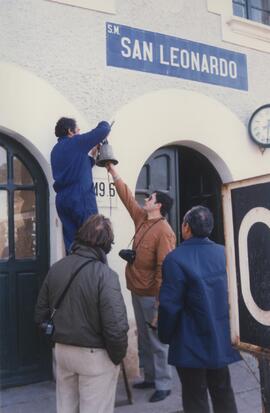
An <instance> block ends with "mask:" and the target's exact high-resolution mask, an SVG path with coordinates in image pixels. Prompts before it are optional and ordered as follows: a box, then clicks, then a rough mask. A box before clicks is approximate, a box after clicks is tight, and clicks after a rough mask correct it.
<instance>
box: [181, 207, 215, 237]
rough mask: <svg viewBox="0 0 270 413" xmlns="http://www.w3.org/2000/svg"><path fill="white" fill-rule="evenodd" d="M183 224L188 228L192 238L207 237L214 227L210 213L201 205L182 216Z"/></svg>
mask: <svg viewBox="0 0 270 413" xmlns="http://www.w3.org/2000/svg"><path fill="white" fill-rule="evenodd" d="M183 223H184V224H188V225H189V226H190V229H191V232H192V235H193V236H194V237H199V238H204V237H208V236H209V235H210V234H211V232H212V230H213V227H214V218H213V215H212V212H211V211H210V210H209V209H208V208H206V207H204V206H201V205H197V206H194V207H193V208H191V209H190V210H189V211H188V212H187V213H186V214H185V216H184V219H183Z"/></svg>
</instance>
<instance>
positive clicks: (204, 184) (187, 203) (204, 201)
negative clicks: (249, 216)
mask: <svg viewBox="0 0 270 413" xmlns="http://www.w3.org/2000/svg"><path fill="white" fill-rule="evenodd" d="M221 184H222V182H221V179H220V177H219V175H218V173H217V171H216V170H215V168H214V167H213V165H212V164H211V163H210V162H209V161H208V159H207V158H205V157H204V156H203V155H202V154H200V153H199V152H197V151H195V150H193V149H190V148H186V147H184V146H177V147H164V148H161V149H158V150H157V151H155V152H154V153H153V154H152V155H151V156H150V157H149V158H148V159H147V161H146V162H145V164H144V165H143V167H142V170H141V172H140V174H139V177H138V180H137V185H136V199H137V200H138V202H139V203H140V204H141V205H143V202H144V198H145V197H146V196H148V195H149V194H151V193H152V192H153V191H154V190H161V191H164V192H167V193H168V194H169V195H170V196H171V197H172V198H173V199H174V204H173V207H172V210H171V212H170V214H169V222H170V224H171V226H172V228H173V230H174V231H175V233H176V236H177V241H178V242H180V240H181V222H182V219H183V216H184V214H185V213H186V212H187V211H188V210H189V209H190V208H192V207H193V206H195V205H203V206H206V207H208V208H209V209H210V210H211V211H212V213H213V215H214V220H215V226H214V230H213V232H212V234H211V237H210V238H211V239H212V240H214V241H216V242H219V243H224V234H223V219H222V204H221Z"/></svg>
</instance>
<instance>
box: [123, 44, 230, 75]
mask: <svg viewBox="0 0 270 413" xmlns="http://www.w3.org/2000/svg"><path fill="white" fill-rule="evenodd" d="M121 46H122V49H121V55H122V56H123V57H124V58H127V59H133V60H141V61H145V62H147V61H148V62H150V63H153V61H154V58H155V57H156V56H154V51H156V52H157V50H158V54H159V56H158V60H159V63H160V64H161V65H166V66H171V67H179V68H182V69H186V70H190V69H191V70H194V71H197V72H201V73H209V74H215V75H217V76H221V77H230V78H231V79H236V78H237V64H236V62H234V61H233V60H227V59H225V58H223V57H216V56H212V55H210V56H209V55H207V54H205V53H202V54H200V53H199V52H194V51H190V50H187V49H180V48H178V47H173V46H170V47H169V46H165V45H163V44H160V45H159V49H155V48H154V47H153V43H152V42H147V41H145V40H138V39H130V38H129V37H127V36H126V37H122V38H121Z"/></svg>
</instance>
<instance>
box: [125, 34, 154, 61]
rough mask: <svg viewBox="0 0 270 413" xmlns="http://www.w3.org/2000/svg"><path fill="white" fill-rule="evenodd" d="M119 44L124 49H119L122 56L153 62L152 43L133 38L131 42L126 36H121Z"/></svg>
mask: <svg viewBox="0 0 270 413" xmlns="http://www.w3.org/2000/svg"><path fill="white" fill-rule="evenodd" d="M121 45H122V47H123V48H124V50H121V55H122V56H123V57H127V58H129V57H131V58H132V59H138V60H144V61H148V62H153V43H152V42H146V41H144V40H143V41H142V42H139V40H137V39H135V40H134V42H133V44H131V40H130V39H129V38H128V37H122V38H121Z"/></svg>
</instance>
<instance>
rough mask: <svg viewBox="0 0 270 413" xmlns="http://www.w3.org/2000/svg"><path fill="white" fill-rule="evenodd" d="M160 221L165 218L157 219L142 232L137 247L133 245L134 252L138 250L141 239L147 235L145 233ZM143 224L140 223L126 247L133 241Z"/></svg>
mask: <svg viewBox="0 0 270 413" xmlns="http://www.w3.org/2000/svg"><path fill="white" fill-rule="evenodd" d="M162 219H165V218H164V217H162V218H159V219H158V220H157V221H155V222H153V224H152V225H150V227H148V228H147V230H146V231H144V233H143V234H142V236H141V238H140V239H139V241H138V242H137V245H136V246H135V245H134V249H135V250H136V248H138V246H139V244H140V243H141V241H142V240H143V238H144V237H145V235H146V234H147V232H148V231H150V229H151V228H152V227H153V226H154V225H156V224H157V223H158V222H159V221H161V220H162ZM143 224H144V222H142V223H141V225H140V226H139V228H138V229H137V230H136V232H135V234H134V236H133V238H132V239H131V241H130V243H129V244H128V245H130V244H131V242H132V241H133V240H134V238H135V236H136V234H137V233H138V232H139V230H140V229H141V227H142V226H143Z"/></svg>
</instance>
